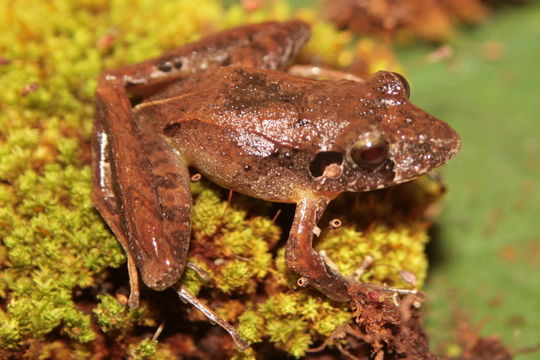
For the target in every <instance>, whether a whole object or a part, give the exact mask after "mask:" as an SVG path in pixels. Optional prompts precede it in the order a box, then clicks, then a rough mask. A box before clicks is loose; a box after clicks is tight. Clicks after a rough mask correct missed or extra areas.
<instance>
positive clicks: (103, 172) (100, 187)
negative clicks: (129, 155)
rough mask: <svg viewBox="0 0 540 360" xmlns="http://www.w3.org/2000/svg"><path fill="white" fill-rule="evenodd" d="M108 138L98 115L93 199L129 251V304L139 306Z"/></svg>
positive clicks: (135, 280)
mask: <svg viewBox="0 0 540 360" xmlns="http://www.w3.org/2000/svg"><path fill="white" fill-rule="evenodd" d="M107 140H108V139H107V134H106V133H105V132H104V131H103V123H102V121H101V119H100V118H99V117H98V116H96V121H94V132H93V135H92V147H93V151H92V156H93V157H94V159H93V161H92V165H93V168H92V171H93V178H94V179H93V188H92V202H93V203H94V206H95V207H96V208H97V209H98V211H99V212H100V213H101V215H102V217H103V219H105V221H106V222H107V225H109V228H110V229H111V230H112V232H113V233H114V235H115V236H116V238H117V239H118V241H119V242H120V244H121V245H122V247H123V248H124V251H125V252H126V256H127V265H128V273H129V285H130V294H129V301H128V304H129V306H130V307H131V308H136V307H138V306H139V294H140V292H139V274H138V271H137V265H136V264H135V260H134V259H133V256H131V253H130V250H129V246H128V242H127V239H126V237H125V236H124V233H123V232H122V224H121V219H120V214H119V210H118V206H119V204H118V202H117V199H116V196H115V195H114V191H113V189H112V176H111V167H110V163H109V160H108V141H107Z"/></svg>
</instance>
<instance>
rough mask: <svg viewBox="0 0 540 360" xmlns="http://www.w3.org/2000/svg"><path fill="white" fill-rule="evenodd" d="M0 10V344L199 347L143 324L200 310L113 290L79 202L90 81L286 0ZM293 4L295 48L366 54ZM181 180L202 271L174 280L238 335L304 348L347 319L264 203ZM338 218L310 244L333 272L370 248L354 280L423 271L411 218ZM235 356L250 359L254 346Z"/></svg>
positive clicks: (105, 243)
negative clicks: (300, 272) (367, 262)
mask: <svg viewBox="0 0 540 360" xmlns="http://www.w3.org/2000/svg"><path fill="white" fill-rule="evenodd" d="M0 8H1V9H2V11H0V24H2V25H0V30H1V31H2V36H1V37H0V54H1V55H0V56H1V57H2V61H1V62H0V63H1V64H0V81H1V83H2V92H1V93H0V106H1V108H2V111H1V112H0V237H1V240H2V241H1V243H0V271H1V272H0V305H1V306H0V323H2V327H0V349H6V350H5V351H9V354H18V355H21V356H22V355H23V354H25V351H26V352H27V354H30V353H31V351H33V350H32V349H36V348H39V349H42V351H43V354H48V353H56V354H57V355H58V356H60V357H61V356H62V355H61V354H69V353H70V352H71V353H72V354H73V353H75V354H78V356H79V357H80V358H86V357H90V355H91V354H92V352H93V351H94V350H92V349H95V348H97V349H98V350H99V351H101V352H103V353H107V351H109V350H108V349H103V348H101V347H100V346H103V345H99V344H103V343H105V342H103V341H101V340H100V341H98V340H99V339H101V338H102V337H104V336H105V337H108V338H110V339H118V338H122V341H121V342H115V345H114V346H115V347H120V348H121V349H118V348H116V350H115V353H116V354H118V353H122V354H125V355H126V356H128V355H129V356H132V357H133V358H148V357H151V356H152V354H154V355H153V356H154V357H155V358H167V357H168V356H170V357H172V356H171V354H174V353H175V352H178V351H180V350H178V349H177V348H176V347H178V345H177V344H178V343H182V344H183V345H182V346H184V347H183V348H182V349H181V351H183V352H184V353H188V354H189V353H190V352H191V353H195V352H196V349H195V345H194V344H195V342H194V341H193V340H192V339H191V338H190V336H191V335H190V334H189V332H186V331H185V329H178V333H177V335H178V336H180V337H182V339H184V340H182V341H183V342H182V341H171V342H170V343H169V342H168V340H169V339H170V338H173V337H174V335H171V334H170V333H169V334H168V335H166V336H165V335H164V336H163V337H162V338H158V340H157V342H156V341H154V340H151V336H152V332H153V331H155V328H156V327H157V326H158V325H159V324H160V323H161V322H162V321H163V320H164V319H166V318H167V317H171V316H183V321H190V320H192V321H204V318H202V316H200V315H197V314H198V313H197V312H196V311H195V310H194V309H193V308H190V307H189V306H187V305H184V304H182V303H180V302H176V303H174V305H172V303H171V302H170V299H169V298H167V297H166V295H164V294H158V293H155V292H151V291H148V292H144V293H143V297H142V308H141V309H138V310H129V309H127V308H126V307H125V297H124V298H122V295H121V294H122V291H121V290H123V291H124V292H125V287H127V279H126V278H122V279H121V280H119V279H118V274H116V273H115V272H111V270H110V269H111V268H118V267H121V269H122V270H121V271H122V272H123V274H125V271H126V270H125V268H124V267H123V264H124V263H125V256H124V253H123V251H122V249H121V247H120V245H119V244H118V242H117V241H116V239H115V238H114V236H113V235H112V234H111V232H110V230H109V229H108V228H107V226H106V224H105V223H104V222H103V221H102V219H101V218H100V216H99V214H98V213H97V211H96V210H95V209H94V207H93V206H92V203H91V200H90V193H91V168H90V146H89V139H90V134H91V128H92V116H93V103H94V100H93V97H94V91H95V87H96V79H97V76H98V74H99V73H100V72H101V71H103V69H105V68H114V67H116V66H119V65H122V64H128V63H135V62H138V61H141V60H144V59H146V58H148V57H151V56H154V55H158V54H159V53H161V52H162V51H164V50H165V49H170V48H173V47H175V46H180V45H182V44H184V43H186V42H189V41H192V40H195V39H197V38H199V37H201V36H202V35H203V34H205V33H209V32H215V31H219V30H220V29H223V28H226V27H231V26H234V25H238V24H242V23H245V22H257V21H262V20H266V19H285V18H289V17H291V16H292V15H293V10H292V8H291V6H290V5H289V3H287V2H286V1H275V2H270V4H269V5H268V6H266V7H261V8H259V9H255V10H246V9H245V8H244V6H243V5H241V4H234V5H232V6H230V7H229V8H225V7H224V6H223V5H222V4H221V3H220V2H219V1H213V0H205V1H198V2H193V1H188V0H177V1H169V2H163V3H160V4H159V6H156V5H155V2H153V1H149V0H138V1H127V0H117V1H112V2H105V1H101V0H85V1H75V0H51V1H48V2H39V1H31V0H21V1H16V2H13V1H9V0H0ZM127 9H129V11H127ZM44 14H46V16H45V15H44ZM298 16H299V17H301V18H304V19H306V20H307V21H309V22H311V23H312V24H313V38H312V40H311V41H310V43H309V44H308V45H307V46H306V49H305V50H304V51H303V53H302V55H301V57H302V59H304V60H305V61H314V62H317V63H322V64H325V65H326V66H330V67H345V66H349V65H351V64H353V60H354V58H355V56H356V54H357V53H358V52H359V51H364V52H365V53H366V52H369V51H371V50H370V48H369V46H368V45H366V44H370V43H369V40H366V39H364V40H361V41H363V43H361V42H358V41H357V40H356V39H354V38H353V37H352V36H351V35H350V34H348V33H346V32H341V31H338V30H337V29H336V28H335V27H334V26H333V25H331V24H329V23H327V22H323V21H321V20H320V19H318V17H317V16H316V15H315V13H314V11H313V10H309V9H302V10H299V11H298ZM362 44H363V45H362ZM359 49H361V50H359ZM366 49H367V50H366ZM373 53H376V51H373ZM390 58H391V55H390V54H389V53H383V52H381V53H380V54H378V55H377V54H375V55H373V59H371V60H373V61H372V62H370V64H379V65H373V66H371V65H370V66H371V67H369V69H371V70H369V71H373V69H375V68H377V67H380V66H381V65H380V64H383V63H384V64H390V63H392V62H391V61H387V60H385V59H390ZM371 60H370V61H371ZM385 66H387V65H385ZM192 193H193V196H194V206H193V213H192V221H193V234H192V244H191V250H190V254H189V262H190V263H192V264H194V265H196V267H197V268H199V269H201V271H202V273H198V272H197V271H194V270H192V269H187V270H186V271H185V273H184V277H183V280H182V281H183V284H184V286H185V287H186V288H187V289H188V290H190V291H192V292H193V293H195V294H199V293H201V294H202V295H201V296H202V299H203V300H202V301H204V302H207V303H208V304H211V305H212V306H214V307H215V308H216V309H218V310H219V311H220V312H221V313H222V315H223V316H224V317H225V318H226V319H227V320H229V321H231V322H234V321H236V322H238V324H239V329H240V332H241V334H242V336H243V337H244V338H245V339H246V340H247V341H249V342H250V343H259V342H267V341H269V342H271V343H274V344H275V346H277V347H278V348H281V349H283V350H285V351H287V352H289V353H290V354H291V355H293V356H296V357H300V356H302V355H303V354H305V351H306V350H307V349H308V348H309V347H312V346H315V345H316V344H318V343H320V342H322V341H324V339H325V338H326V337H328V336H330V335H331V334H332V333H333V332H334V331H335V330H336V329H337V328H338V327H339V326H341V325H342V324H344V323H347V322H348V321H351V313H350V310H349V309H348V308H347V306H346V305H339V304H334V303H331V302H328V300H326V299H325V298H324V297H323V296H321V295H320V294H318V293H317V292H315V291H313V290H311V289H298V288H297V286H296V275H295V274H293V273H291V272H290V271H289V270H287V268H286V266H285V262H284V258H283V247H282V244H283V243H282V242H280V240H281V239H282V238H283V236H282V235H283V234H285V235H286V231H287V228H286V226H283V225H280V226H278V225H277V224H276V222H275V221H273V220H272V218H273V217H274V215H275V214H276V208H275V207H273V206H272V205H271V204H269V203H265V202H262V201H260V200H254V199H248V198H245V197H241V196H236V195H235V196H233V198H232V201H230V202H229V201H228V200H227V199H228V196H227V192H226V191H223V190H221V189H219V188H217V187H216V186H214V185H211V184H209V183H208V182H206V181H201V182H197V183H193V184H192ZM430 201H431V200H430ZM385 210H388V209H385ZM382 212H384V211H382ZM391 213H392V212H391V211H390V212H388V211H387V212H386V213H385V214H386V215H382V216H383V217H384V216H386V217H388V216H392V215H391ZM332 214H336V213H333V212H331V213H330V215H329V216H333V215H332ZM338 214H339V213H338ZM389 214H390V215H389ZM346 225H347V226H345V225H344V226H343V227H342V228H340V229H338V230H331V231H330V230H329V231H327V234H326V236H323V237H322V239H321V241H320V243H319V245H318V246H319V249H324V250H326V251H327V253H328V254H329V256H330V257H331V258H332V259H333V260H334V261H335V262H336V265H337V266H338V267H339V268H340V269H342V271H343V272H344V273H346V274H349V273H351V272H352V271H353V270H354V268H355V266H357V265H358V264H359V262H361V261H362V259H363V258H364V257H365V256H367V255H371V256H374V257H375V258H376V263H377V264H379V263H381V264H383V263H384V264H386V265H389V266H373V267H371V268H370V269H368V270H367V271H366V272H365V273H364V275H363V277H362V279H363V280H369V281H374V282H376V281H379V282H386V283H388V284H390V285H393V286H403V285H404V284H403V283H402V282H400V281H401V280H400V278H399V270H400V269H407V270H409V271H412V272H414V273H415V274H416V276H417V277H418V278H419V279H423V278H424V276H425V267H426V263H425V256H424V254H423V246H424V244H425V241H426V237H425V236H426V235H425V228H422V227H421V226H420V225H419V222H418V221H416V220H415V221H413V222H409V223H407V222H402V223H400V224H399V226H396V225H395V224H380V225H379V226H377V227H375V228H373V229H371V228H370V229H368V228H367V227H363V228H361V227H358V226H356V225H355V224H354V223H353V222H349V223H347V224H346ZM396 269H398V270H396ZM164 299H165V300H164ZM173 308H174V309H175V310H174V314H172V313H171V312H172V311H173V310H172V309H173ZM165 309H167V310H168V311H165ZM169 309H170V310H169ZM177 312H180V313H181V314H178V313H177ZM92 318H93V319H94V320H95V321H96V322H97V324H98V326H99V330H98V329H97V328H96V327H93V326H92V320H91V319H92ZM167 326H169V327H172V328H173V329H176V328H175V327H174V326H176V325H175V324H171V323H170V322H168V323H166V324H165V327H167ZM144 329H146V330H144ZM148 329H151V330H148ZM170 331H171V332H172V331H173V330H170ZM173 343H174V344H176V345H174V346H173ZM175 346H176V347H175ZM2 351H4V350H2ZM229 353H231V354H233V353H234V350H232V348H231V349H230V350H229ZM1 354H2V353H1V352H0V355H1ZM158 354H161V355H159V356H158ZM231 356H232V355H231ZM234 356H235V358H237V359H248V358H254V357H255V352H254V351H253V350H248V351H246V352H244V353H236V355H234ZM66 357H67V355H66Z"/></svg>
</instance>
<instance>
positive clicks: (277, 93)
mask: <svg viewBox="0 0 540 360" xmlns="http://www.w3.org/2000/svg"><path fill="white" fill-rule="evenodd" d="M233 74H234V75H233V79H232V80H233V81H232V85H230V86H227V87H226V88H225V89H224V94H225V104H224V105H225V106H226V107H227V108H228V109H230V110H233V111H244V110H246V109H257V108H268V109H269V108H271V106H272V105H274V104H287V103H294V102H295V100H296V98H297V97H298V96H299V95H298V94H297V93H295V92H292V91H288V90H285V89H282V88H281V87H280V84H279V83H278V82H276V81H272V80H271V79H269V78H268V76H267V75H266V74H265V73H258V72H255V71H253V72H247V71H245V70H244V69H234V71H233Z"/></svg>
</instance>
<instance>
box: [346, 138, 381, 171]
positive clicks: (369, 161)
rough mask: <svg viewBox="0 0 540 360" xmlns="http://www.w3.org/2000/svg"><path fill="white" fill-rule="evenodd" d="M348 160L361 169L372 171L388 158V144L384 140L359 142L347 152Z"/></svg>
mask: <svg viewBox="0 0 540 360" xmlns="http://www.w3.org/2000/svg"><path fill="white" fill-rule="evenodd" d="M349 156H350V158H351V159H352V160H353V161H354V163H355V164H356V165H358V167H360V168H362V169H366V170H369V169H373V168H375V167H377V166H378V165H380V164H381V163H383V162H384V161H385V160H386V159H387V158H388V143H387V142H386V141H385V140H382V139H381V140H378V141H377V142H374V141H367V142H366V141H359V142H357V143H356V144H354V145H353V147H352V148H351V150H350V152H349Z"/></svg>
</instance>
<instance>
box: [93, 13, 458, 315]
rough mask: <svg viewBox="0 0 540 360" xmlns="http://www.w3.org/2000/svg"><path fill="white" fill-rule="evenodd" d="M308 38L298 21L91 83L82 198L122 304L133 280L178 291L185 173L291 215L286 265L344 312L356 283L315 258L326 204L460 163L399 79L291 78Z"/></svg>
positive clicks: (183, 252) (214, 39)
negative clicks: (88, 158) (124, 268)
mask: <svg viewBox="0 0 540 360" xmlns="http://www.w3.org/2000/svg"><path fill="white" fill-rule="evenodd" d="M309 37H310V27H309V25H308V24H306V23H305V22H303V21H300V20H289V21H283V22H265V23H259V24H250V25H244V26H240V27H237V28H233V29H229V30H225V31H223V32H221V33H217V34H215V35H210V36H207V37H205V38H202V39H201V40H199V41H196V42H194V43H191V44H187V45H184V46H182V47H179V48H177V49H173V50H171V51H169V52H167V53H165V54H164V55H161V56H159V57H156V58H152V59H150V60H147V61H144V62H141V63H138V64H134V65H127V66H124V67H121V68H118V69H113V70H108V71H106V72H104V73H103V74H102V75H101V76H100V77H99V80H98V86H97V90H96V111H95V117H94V130H93V135H92V136H93V145H92V148H93V158H92V164H93V192H92V198H93V203H94V204H95V206H96V208H97V209H98V211H99V212H100V213H101V215H102V217H103V218H104V219H105V221H106V222H107V224H108V225H109V227H110V228H111V230H112V232H113V233H114V235H115V236H116V238H117V239H118V240H119V242H120V244H121V245H122V247H123V248H124V250H125V252H126V254H127V263H128V272H129V277H130V285H131V294H130V298H129V303H130V305H132V306H136V305H137V303H138V297H139V274H140V276H141V278H142V281H143V283H144V284H145V285H146V286H148V287H149V288H151V289H154V290H156V291H162V290H165V289H168V288H174V289H176V290H177V291H178V292H181V290H182V287H181V284H179V283H180V278H181V276H182V274H183V272H184V270H185V267H186V263H187V254H188V250H189V243H190V234H191V221H190V215H191V206H192V200H191V194H190V172H189V168H194V169H196V170H197V171H199V172H200V173H202V174H203V175H204V176H205V177H206V178H208V179H209V180H211V181H212V182H214V183H216V184H217V185H219V186H221V187H223V188H226V189H230V190H231V191H234V192H238V193H241V194H245V195H248V196H251V197H255V198H259V199H263V200H267V201H271V202H279V203H292V204H296V209H295V214H294V219H293V222H292V226H291V229H290V232H289V236H288V239H287V242H286V245H285V246H286V251H285V260H286V264H287V266H288V267H289V268H290V269H291V270H292V271H294V272H295V273H296V274H298V275H299V280H301V281H299V284H301V285H302V286H312V287H313V288H315V289H317V290H319V291H320V292H321V293H322V294H324V295H325V296H327V297H328V298H329V299H331V300H333V301H339V302H346V301H349V300H350V295H349V292H348V288H349V286H350V284H351V282H354V281H355V280H352V279H349V278H347V277H345V276H343V275H342V274H341V273H340V272H339V271H338V270H337V269H335V268H334V267H332V266H329V265H328V264H327V262H326V261H325V260H324V259H323V257H321V256H320V254H318V253H317V252H316V251H315V250H314V248H313V240H314V237H315V233H316V232H317V231H316V230H317V229H318V227H317V223H318V221H319V220H320V218H321V216H322V215H323V213H324V211H325V209H326V207H327V205H328V204H329V203H330V202H331V201H332V200H333V199H334V198H336V197H337V196H338V195H339V194H341V193H343V192H364V191H372V190H378V189H383V188H387V187H390V186H395V185H397V184H400V183H403V182H407V181H411V180H414V179H416V178H418V177H419V176H421V175H423V174H426V173H429V172H430V171H432V170H433V169H435V168H438V167H439V166H442V165H443V164H445V163H446V162H448V161H449V160H450V159H451V158H453V157H454V156H455V155H456V154H457V153H458V151H459V149H460V144H461V141H460V137H459V135H458V134H457V133H456V131H455V130H454V129H452V127H451V126H450V125H448V124H447V123H445V122H443V121H441V120H439V119H437V118H435V117H434V116H432V115H430V114H428V113H427V112H426V111H424V110H423V109H421V108H420V107H418V106H416V105H414V104H413V103H411V101H410V100H409V97H410V88H409V84H408V82H407V80H406V79H405V77H404V76H403V75H400V74H398V73H395V72H390V71H379V72H376V73H375V74H373V75H372V76H371V77H370V78H368V79H365V80H363V79H358V78H356V77H352V78H350V77H347V76H343V77H341V76H337V75H335V72H331V73H330V74H332V76H330V77H329V78H327V79H319V78H314V77H309V76H308V77H306V76H300V75H299V74H297V73H295V72H294V71H289V70H288V69H290V65H291V63H292V61H293V60H294V58H295V56H296V55H297V54H298V52H299V51H300V49H301V48H302V47H303V45H304V44H305V43H306V42H307V41H308V39H309ZM184 291H185V289H184ZM190 301H191V300H190ZM199 305H200V304H199Z"/></svg>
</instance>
